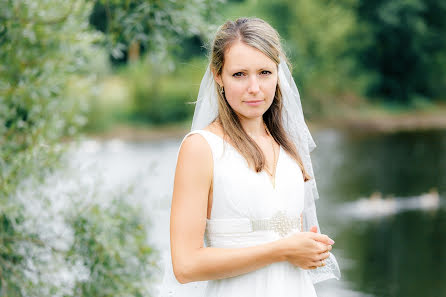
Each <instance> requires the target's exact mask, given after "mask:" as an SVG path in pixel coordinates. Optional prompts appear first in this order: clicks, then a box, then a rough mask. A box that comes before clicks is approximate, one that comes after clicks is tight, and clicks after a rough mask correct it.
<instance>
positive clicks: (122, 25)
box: [90, 0, 223, 62]
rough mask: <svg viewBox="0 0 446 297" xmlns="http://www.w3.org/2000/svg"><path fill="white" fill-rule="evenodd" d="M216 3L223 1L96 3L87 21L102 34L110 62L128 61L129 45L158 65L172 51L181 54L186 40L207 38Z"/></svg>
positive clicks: (104, 0)
mask: <svg viewBox="0 0 446 297" xmlns="http://www.w3.org/2000/svg"><path fill="white" fill-rule="evenodd" d="M219 2H223V1H222V0H220V1H215V0H204V1H203V0H180V1H174V0H167V1H145V0H137V1H127V0H113V1H108V0H99V1H96V4H95V7H94V11H93V14H92V15H91V18H90V20H91V23H92V24H93V25H94V26H95V27H96V28H98V29H99V30H101V31H103V32H104V33H106V37H107V38H106V43H105V45H106V47H107V49H108V51H109V53H110V54H111V56H112V57H113V58H114V59H118V60H124V61H126V60H128V55H129V54H130V55H131V53H129V47H130V46H132V45H133V46H135V47H136V50H137V51H142V52H143V53H146V54H148V55H149V56H150V58H151V59H152V60H153V61H158V62H159V61H166V60H169V59H170V57H168V55H169V53H172V51H174V50H176V51H177V52H178V51H181V46H180V45H181V44H182V43H183V41H185V40H188V38H191V37H194V36H195V37H198V38H199V39H202V40H203V39H206V38H208V37H209V35H210V33H211V32H212V30H213V29H214V26H212V25H211V24H212V23H213V20H215V19H216V18H217V12H218V10H217V6H218V4H219ZM138 56H139V55H138Z"/></svg>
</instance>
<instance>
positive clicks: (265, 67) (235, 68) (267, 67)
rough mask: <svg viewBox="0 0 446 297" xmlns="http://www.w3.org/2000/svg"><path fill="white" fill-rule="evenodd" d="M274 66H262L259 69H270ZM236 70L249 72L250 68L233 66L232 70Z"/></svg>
mask: <svg viewBox="0 0 446 297" xmlns="http://www.w3.org/2000/svg"><path fill="white" fill-rule="evenodd" d="M271 68H272V67H270V66H264V67H260V68H258V69H257V70H269V69H271ZM236 71H245V72H247V71H248V69H245V68H242V69H241V68H237V67H234V68H233V70H231V72H236Z"/></svg>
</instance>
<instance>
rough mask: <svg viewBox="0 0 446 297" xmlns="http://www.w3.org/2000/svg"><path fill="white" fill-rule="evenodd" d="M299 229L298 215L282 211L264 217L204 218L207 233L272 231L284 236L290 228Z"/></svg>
mask: <svg viewBox="0 0 446 297" xmlns="http://www.w3.org/2000/svg"><path fill="white" fill-rule="evenodd" d="M296 229H297V230H299V231H301V219H300V216H287V215H286V214H285V212H284V211H278V212H276V213H275V214H274V215H273V216H272V217H270V218H265V219H255V220H252V219H248V218H240V219H212V220H206V231H207V233H208V234H218V233H244V232H254V231H274V232H276V233H277V234H279V235H280V236H281V237H284V236H285V235H287V234H288V233H290V232H291V231H292V230H296Z"/></svg>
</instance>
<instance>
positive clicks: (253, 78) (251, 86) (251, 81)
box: [248, 76, 260, 93]
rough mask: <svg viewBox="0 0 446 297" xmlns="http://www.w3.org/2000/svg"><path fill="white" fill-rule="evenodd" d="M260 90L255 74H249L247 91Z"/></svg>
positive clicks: (255, 91)
mask: <svg viewBox="0 0 446 297" xmlns="http://www.w3.org/2000/svg"><path fill="white" fill-rule="evenodd" d="M259 90H260V87H259V82H258V80H257V77H256V76H251V77H250V78H249V86H248V92H249V93H257V92H258V91H259Z"/></svg>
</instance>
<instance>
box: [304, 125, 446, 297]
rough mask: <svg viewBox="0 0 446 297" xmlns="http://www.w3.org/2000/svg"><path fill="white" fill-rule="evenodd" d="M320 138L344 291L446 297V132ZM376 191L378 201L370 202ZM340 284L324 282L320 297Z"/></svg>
mask: <svg viewBox="0 0 446 297" xmlns="http://www.w3.org/2000/svg"><path fill="white" fill-rule="evenodd" d="M314 137H315V142H316V144H317V145H318V147H317V148H316V149H315V150H314V152H313V153H312V159H313V166H314V169H315V175H316V181H317V182H318V189H319V194H320V197H321V199H320V200H318V202H317V207H318V216H319V221H320V224H321V229H322V233H325V234H328V235H330V236H331V237H332V238H333V239H334V240H335V241H336V243H335V245H334V246H333V247H334V248H333V251H332V252H333V253H334V254H335V255H336V256H337V258H338V261H339V264H340V267H341V272H342V282H343V284H344V285H345V286H344V288H345V287H347V288H349V289H350V290H351V292H357V295H358V296H380V297H381V296H393V297H400V296H401V297H403V296H404V297H412V296H413V297H419V296H426V297H427V296H446V271H445V270H444V267H445V266H446V211H445V208H444V204H445V203H444V200H445V195H446V131H428V132H404V133H402V132H401V133H394V134H364V135H361V134H351V133H348V132H339V131H334V130H325V131H321V132H320V133H315V135H314ZM429 191H431V194H428V195H423V194H425V193H427V192H429ZM377 192H379V193H380V194H378V193H377ZM374 193H375V194H374ZM436 193H438V194H439V195H438V197H439V200H437V201H438V204H435V201H436V200H435V197H436ZM373 194H374V195H377V196H379V195H381V197H382V198H381V200H379V201H378V202H379V203H374V201H376V200H373V199H366V198H368V197H370V196H372V195H373ZM430 198H434V199H433V200H430ZM358 201H360V203H359V202H358ZM432 202H434V203H433V204H432ZM346 210H349V211H346ZM335 282H336V281H335V280H329V281H327V282H325V283H322V284H320V285H319V284H318V285H317V287H320V289H321V296H331V295H330V293H329V292H330V291H331V289H332V286H337V285H338V284H336V283H335ZM325 294H327V295H325Z"/></svg>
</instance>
